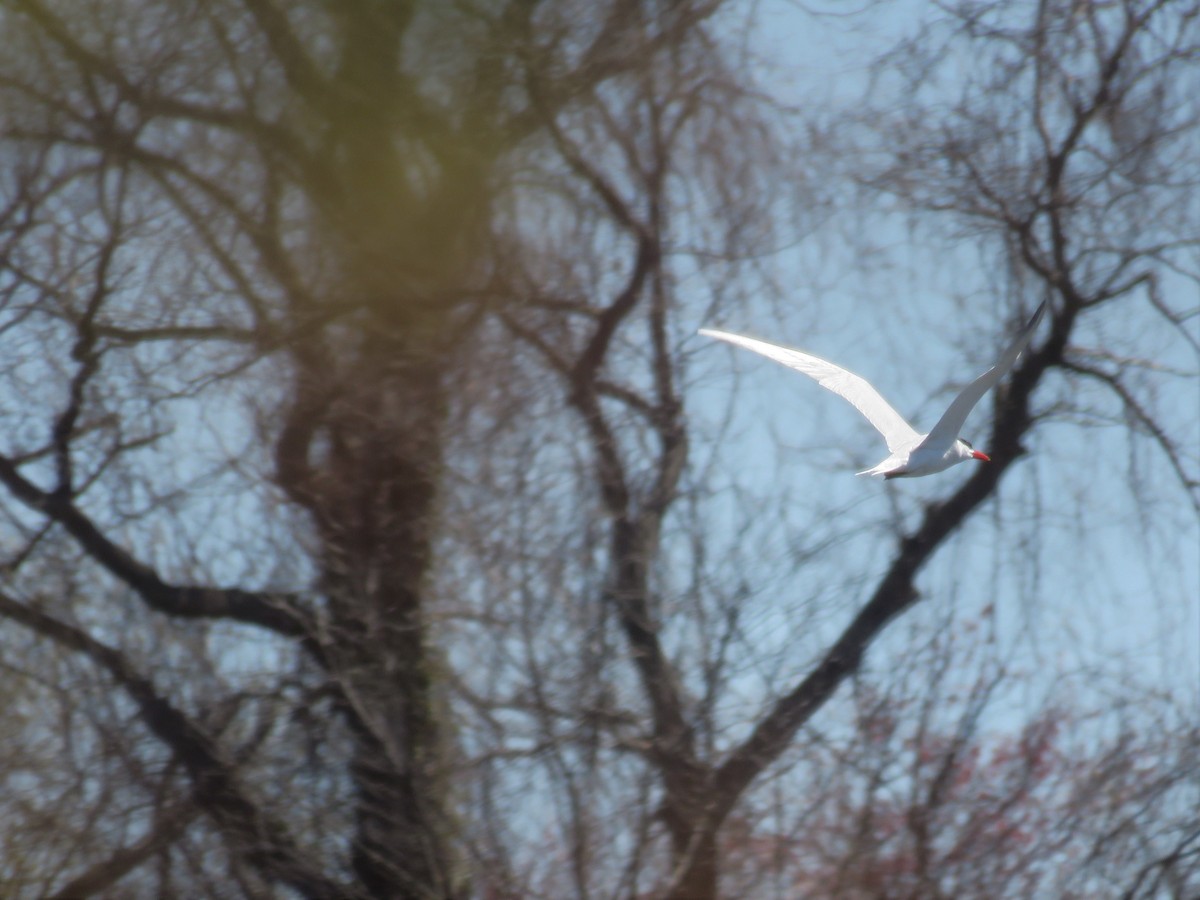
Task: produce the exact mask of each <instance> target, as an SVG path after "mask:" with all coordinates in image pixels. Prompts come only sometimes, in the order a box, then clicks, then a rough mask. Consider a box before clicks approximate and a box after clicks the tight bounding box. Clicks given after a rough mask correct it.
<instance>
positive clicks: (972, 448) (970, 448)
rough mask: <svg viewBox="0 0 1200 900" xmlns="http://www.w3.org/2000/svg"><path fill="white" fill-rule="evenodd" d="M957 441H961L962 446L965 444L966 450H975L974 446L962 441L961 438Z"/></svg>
mask: <svg viewBox="0 0 1200 900" xmlns="http://www.w3.org/2000/svg"><path fill="white" fill-rule="evenodd" d="M959 440H960V441H962V442H963V443H964V444H966V445H967V449H968V450H974V449H975V447H974V445H972V443H971V442H970V441H963V439H962V438H959Z"/></svg>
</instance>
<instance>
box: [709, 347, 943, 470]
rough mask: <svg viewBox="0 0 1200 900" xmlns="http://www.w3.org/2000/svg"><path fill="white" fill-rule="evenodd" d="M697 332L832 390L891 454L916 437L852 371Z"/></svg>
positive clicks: (794, 353)
mask: <svg viewBox="0 0 1200 900" xmlns="http://www.w3.org/2000/svg"><path fill="white" fill-rule="evenodd" d="M700 333H701V334H703V335H706V336H707V337H711V338H716V339H717V340H719V341H727V342H728V343H730V344H733V345H735V346H737V347H745V348H746V349H747V350H753V351H754V352H755V353H759V354H761V355H763V356H765V357H766V358H767V359H773V360H775V362H777V363H783V365H785V366H787V367H788V368H791V369H795V370H796V371H797V372H802V373H803V374H805V375H807V376H808V377H809V378H812V379H814V380H815V381H816V382H817V384H819V385H820V386H821V387H823V388H825V389H827V390H830V391H833V392H834V393H835V394H837V395H838V396H839V397H841V398H842V399H844V400H847V401H849V402H850V403H851V404H852V405H853V406H854V408H855V409H857V410H858V411H859V412H860V413H862V414H863V415H864V416H866V417H867V420H868V421H869V422H870V423H871V424H872V425H874V426H875V428H876V430H878V431H879V433H880V434H882V435H883V439H884V440H885V441H887V445H888V449H889V450H891V451H893V452H895V451H896V450H897V449H898V448H900V447H903V446H905V445H906V444H910V443H912V441H914V440H916V439H917V438H918V437H920V435H918V434H917V432H916V431H914V430H913V427H912V426H911V425H909V424H908V423H907V422H906V421H904V417H903V416H901V415H900V413H898V412H896V411H895V410H894V409H892V407H891V406H890V405H889V404H888V402H887V401H886V400H884V399H883V398H882V397H881V396H879V392H878V391H877V390H875V388H873V387H871V385H870V383H868V382H867V381H866V380H865V379H863V378H860V377H859V376H858V375H855V374H854V373H853V372H847V371H846V370H845V369H843V368H841V367H840V366H835V365H834V364H833V363H831V362H826V361H825V360H823V359H819V358H818V357H816V356H810V355H809V354H807V353H801V352H800V351H799V350H792V349H790V348H788V347H780V346H779V345H778V344H771V343H768V342H767V341H760V340H756V339H755V338H748V337H743V336H742V335H740V334H730V333H729V332H728V331H716V330H714V329H712V328H701V329H700Z"/></svg>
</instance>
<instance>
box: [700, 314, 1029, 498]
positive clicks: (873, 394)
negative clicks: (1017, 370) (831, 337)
mask: <svg viewBox="0 0 1200 900" xmlns="http://www.w3.org/2000/svg"><path fill="white" fill-rule="evenodd" d="M1045 311H1046V304H1045V302H1043V303H1042V305H1041V306H1039V307H1038V308H1037V312H1035V313H1034V314H1033V318H1031V319H1030V320H1029V322H1028V323H1027V324H1026V325H1025V327H1024V328H1022V329H1021V331H1020V333H1019V334H1018V335H1017V336H1016V337H1015V338H1013V342H1012V343H1011V344H1009V345H1008V348H1007V349H1006V350H1005V351H1004V352H1003V353H1002V354H1000V359H999V360H997V362H996V364H995V365H994V366H992V367H991V368H990V369H988V370H987V371H986V372H984V373H983V374H982V375H980V376H979V377H978V378H976V379H975V380H974V381H972V382H971V383H970V384H969V385H967V386H966V387H965V388H964V389H963V391H962V393H960V394H959V395H958V396H957V397H955V398H954V402H953V403H951V404H950V408H949V409H947V410H946V411H945V412H944V413H943V414H942V417H941V419H939V420H938V423H937V424H936V425H934V426H933V431H931V432H929V434H918V433H917V431H916V429H914V428H913V427H912V426H911V425H909V424H908V422H906V421H905V420H904V417H903V416H901V415H900V413H898V412H896V410H894V409H892V407H891V406H890V405H888V402H887V401H886V400H884V399H883V398H882V397H881V396H879V392H878V391H877V390H875V388H873V387H872V386H871V384H870V383H869V382H868V381H867V380H866V379H864V378H861V377H859V376H858V375H855V374H854V373H853V372H848V371H846V370H845V369H843V368H842V367H841V366H835V365H834V364H833V363H831V362H826V361H825V360H823V359H819V358H818V357H816V356H810V355H809V354H807V353H801V352H800V351H799V350H792V349H790V348H788V347H781V346H779V345H778V344H771V343H768V342H767V341H760V340H756V339H755V338H748V337H743V336H742V335H740V334H730V333H729V332H727V331H716V330H714V329H712V328H701V329H700V333H701V334H703V335H707V336H708V337H711V338H716V339H717V340H720V341H727V342H729V343H730V344H734V345H736V346H738V347H745V348H746V349H747V350H753V351H754V352H755V353H760V354H762V355H763V356H765V357H767V359H773V360H775V362H778V363H783V364H784V365H785V366H788V367H789V368H792V369H795V370H796V371H797V372H802V373H804V374H805V375H807V376H808V377H809V378H813V379H815V380H816V382H817V384H819V385H820V386H821V387H823V388H826V389H828V390H831V391H833V392H834V393H835V394H837V395H838V396H839V397H841V398H843V399H845V400H848V401H849V402H850V403H851V404H853V405H854V407H855V408H856V409H857V410H858V411H859V412H860V413H862V414H863V415H864V416H866V417H867V419H868V421H870V423H871V424H872V425H874V426H875V428H876V430H877V431H878V432H879V433H880V434H882V435H883V439H884V440H885V441H887V446H888V450H890V451H891V455H890V456H889V457H888V458H887V459H885V460H884V461H883V462H881V463H880V464H879V465H877V466H875V467H874V468H870V469H867V470H865V471H863V472H859V473H858V474H859V475H882V476H883V477H884V478H917V477H919V476H921V475H932V474H933V473H934V472H941V471H942V470H943V469H948V468H950V467H951V466H953V465H957V464H958V463H960V462H963V461H965V460H968V459H978V460H982V461H983V462H991V460H990V459H989V458H988V456H987V454H985V453H981V452H979V451H978V450H976V449H975V448H974V447H972V446H971V445H970V444H968V443H967V442H966V441H964V440H963V439H962V438H960V437H959V436H958V432H959V430H960V429H961V428H962V426H963V423H965V422H966V421H967V416H968V415H969V414H970V412H971V410H972V409H974V408H975V404H976V403H978V402H979V400H980V398H981V397H983V395H984V394H986V393H987V392H988V391H989V390H990V389H991V387H992V386H993V385H994V384H995V383H996V382H997V381H999V380H1000V379H1001V378H1003V377H1004V374H1005V373H1006V372H1007V371H1008V370H1009V369H1011V368H1012V367H1013V363H1015V362H1016V361H1017V357H1018V356H1020V355H1021V351H1022V350H1024V349H1025V346H1026V345H1027V344H1028V343H1029V340H1030V338H1032V337H1033V332H1034V329H1036V328H1037V325H1038V322H1040V321H1041V319H1042V314H1043V313H1044V312H1045Z"/></svg>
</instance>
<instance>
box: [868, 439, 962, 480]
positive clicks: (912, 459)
mask: <svg viewBox="0 0 1200 900" xmlns="http://www.w3.org/2000/svg"><path fill="white" fill-rule="evenodd" d="M928 438H929V435H927V434H919V435H917V437H916V440H914V441H913V442H912V443H911V444H909V445H907V446H905V447H902V448H901V449H899V450H897V451H896V452H894V453H892V455H891V456H889V457H888V458H887V459H885V460H884V461H883V462H881V463H880V464H879V465H877V466H873V467H871V468H870V469H864V470H863V471H862V472H857V473H855V474H857V475H876V476H882V477H884V478H919V477H920V476H922V475H932V474H934V473H935V472H942V471H944V470H946V469H948V468H950V467H951V466H954V465H958V464H959V463H960V462H965V461H967V460H968V459H979V458H980V457H981V456H982V454H980V453H979V451H978V450H975V449H973V448H972V447H971V445H970V444H967V443H966V442H965V441H962V440H959V439H957V438H956V439H955V440H954V443H952V444H951V445H950V446H949V447H948V448H947V447H940V446H932V445H930V444H926V443H925V441H926V440H927V439H928Z"/></svg>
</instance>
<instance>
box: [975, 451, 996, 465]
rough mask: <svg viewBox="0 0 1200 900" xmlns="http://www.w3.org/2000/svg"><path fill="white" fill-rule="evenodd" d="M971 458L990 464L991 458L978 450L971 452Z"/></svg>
mask: <svg viewBox="0 0 1200 900" xmlns="http://www.w3.org/2000/svg"><path fill="white" fill-rule="evenodd" d="M971 457H972V458H973V459H978V460H980V461H982V462H991V461H992V458H991V457H990V456H988V455H987V454H986V453H981V452H980V451H978V450H972V451H971Z"/></svg>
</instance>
